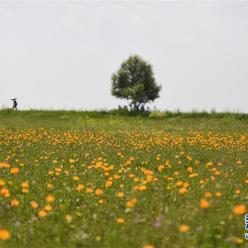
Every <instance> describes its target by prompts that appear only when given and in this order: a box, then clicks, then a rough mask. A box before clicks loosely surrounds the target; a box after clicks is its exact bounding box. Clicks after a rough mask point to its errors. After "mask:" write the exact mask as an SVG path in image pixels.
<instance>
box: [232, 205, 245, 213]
mask: <svg viewBox="0 0 248 248" xmlns="http://www.w3.org/2000/svg"><path fill="white" fill-rule="evenodd" d="M233 213H235V214H237V215H242V214H245V213H246V207H245V205H243V204H239V205H236V206H234V208H233Z"/></svg>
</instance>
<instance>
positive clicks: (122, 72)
mask: <svg viewBox="0 0 248 248" xmlns="http://www.w3.org/2000/svg"><path fill="white" fill-rule="evenodd" d="M160 90H161V86H160V85H158V84H157V83H156V81H155V78H154V74H153V70H152V66H151V64H150V63H148V62H146V61H145V60H143V59H142V58H141V57H140V56H138V55H133V56H130V57H129V58H128V59H127V60H126V61H123V62H122V64H121V67H120V69H119V70H118V71H117V72H116V73H114V74H113V75H112V95H113V96H115V97H118V98H121V99H127V100H128V101H130V103H129V105H130V107H131V108H132V107H133V108H134V109H135V110H138V109H139V108H140V106H141V105H143V106H144V105H145V104H146V103H148V102H150V101H154V100H155V99H156V98H158V97H159V91H160Z"/></svg>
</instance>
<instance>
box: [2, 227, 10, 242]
mask: <svg viewBox="0 0 248 248" xmlns="http://www.w3.org/2000/svg"><path fill="white" fill-rule="evenodd" d="M8 239H10V233H9V231H8V230H6V229H0V240H8Z"/></svg>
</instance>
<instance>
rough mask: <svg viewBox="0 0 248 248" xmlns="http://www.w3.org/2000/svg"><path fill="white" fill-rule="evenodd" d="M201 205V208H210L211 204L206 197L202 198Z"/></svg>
mask: <svg viewBox="0 0 248 248" xmlns="http://www.w3.org/2000/svg"><path fill="white" fill-rule="evenodd" d="M200 207H201V208H209V207H210V204H209V202H208V201H207V200H206V199H204V198H202V199H201V200H200Z"/></svg>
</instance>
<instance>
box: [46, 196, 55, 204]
mask: <svg viewBox="0 0 248 248" xmlns="http://www.w3.org/2000/svg"><path fill="white" fill-rule="evenodd" d="M46 201H47V202H53V201H55V196H54V195H48V196H47V197H46Z"/></svg>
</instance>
